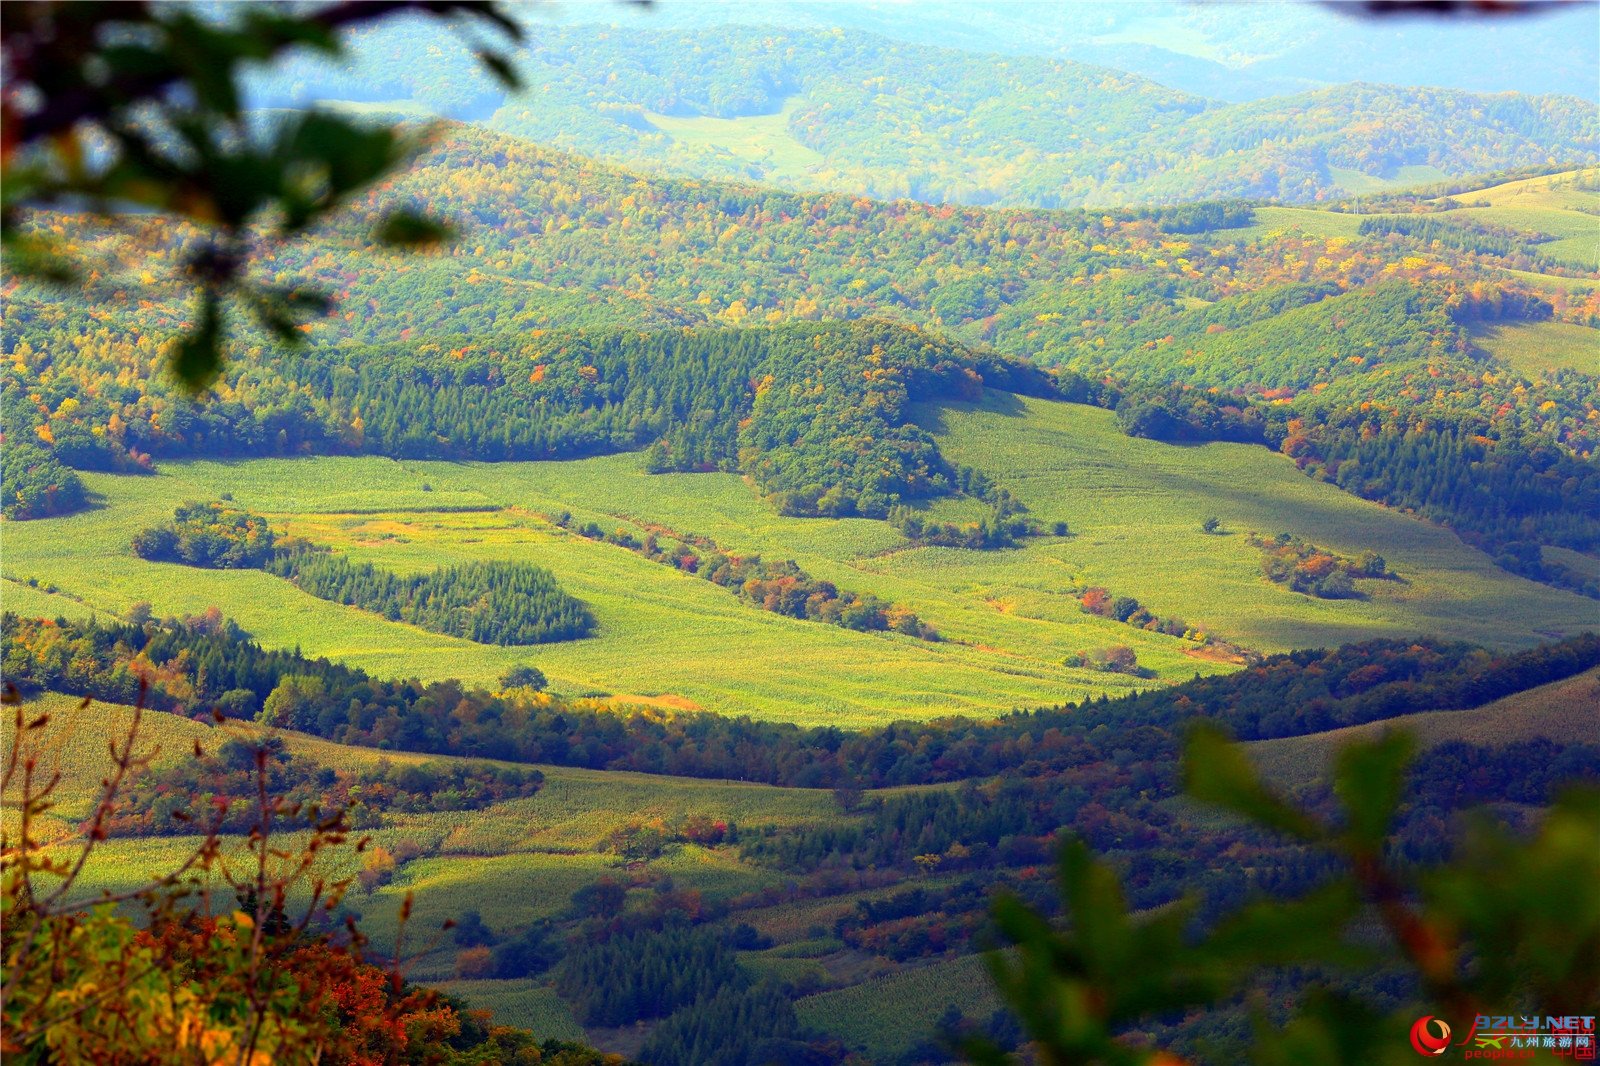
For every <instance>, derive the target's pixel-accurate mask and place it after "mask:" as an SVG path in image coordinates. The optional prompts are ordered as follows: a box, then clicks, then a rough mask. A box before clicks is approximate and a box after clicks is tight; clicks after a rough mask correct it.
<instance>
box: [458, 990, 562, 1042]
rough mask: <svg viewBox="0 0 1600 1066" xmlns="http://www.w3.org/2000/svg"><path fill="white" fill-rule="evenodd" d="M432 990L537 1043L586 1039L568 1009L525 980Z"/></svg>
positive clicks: (553, 996) (554, 996)
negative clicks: (522, 1031) (528, 1034)
mask: <svg viewBox="0 0 1600 1066" xmlns="http://www.w3.org/2000/svg"><path fill="white" fill-rule="evenodd" d="M434 987H436V988H438V989H439V990H440V991H441V992H446V993H448V994H450V995H452V996H455V997H456V998H458V999H460V1000H463V1001H464V1002H465V1003H466V1004H467V1005H468V1006H469V1007H475V1008H477V1009H478V1010H486V1011H488V1012H489V1015H490V1018H491V1020H492V1021H493V1022H494V1024H496V1025H514V1026H516V1027H517V1028H519V1029H527V1030H529V1031H530V1032H532V1033H533V1035H534V1036H536V1037H538V1038H539V1039H540V1040H574V1041H583V1040H586V1039H587V1036H586V1035H585V1033H584V1031H583V1026H581V1025H579V1024H578V1020H577V1019H576V1018H574V1017H573V1016H572V1009H571V1008H570V1007H568V1006H567V1005H566V1003H565V1002H564V1001H563V1000H562V998H561V997H560V996H558V995H556V990H555V989H553V988H550V987H548V986H545V985H536V984H534V983H533V982H532V981H529V980H512V981H497V980H477V981H440V982H438V983H437V984H435V986H434Z"/></svg>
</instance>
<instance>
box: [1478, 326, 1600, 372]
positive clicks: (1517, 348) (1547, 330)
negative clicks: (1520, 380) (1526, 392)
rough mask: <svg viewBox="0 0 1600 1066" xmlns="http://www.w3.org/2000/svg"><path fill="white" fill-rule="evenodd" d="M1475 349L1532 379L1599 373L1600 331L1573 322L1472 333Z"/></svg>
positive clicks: (1487, 327)
mask: <svg viewBox="0 0 1600 1066" xmlns="http://www.w3.org/2000/svg"><path fill="white" fill-rule="evenodd" d="M1473 338H1474V340H1475V341H1476V342H1477V344H1478V347H1480V348H1482V349H1483V350H1484V351H1486V352H1488V353H1489V354H1490V355H1492V356H1494V357H1495V358H1496V359H1498V360H1500V361H1501V362H1502V363H1505V364H1507V365H1508V366H1510V367H1511V368H1512V369H1513V370H1516V371H1517V372H1519V373H1521V374H1524V375H1526V376H1528V377H1533V376H1535V375H1539V374H1548V373H1550V372H1552V371H1556V370H1580V371H1582V372H1583V373H1585V374H1593V373H1596V372H1600V329H1595V328H1594V327H1593V326H1580V325H1577V324H1576V323H1572V322H1512V323H1501V324H1496V325H1490V326H1485V327H1483V328H1482V329H1479V330H1476V331H1474V334H1473Z"/></svg>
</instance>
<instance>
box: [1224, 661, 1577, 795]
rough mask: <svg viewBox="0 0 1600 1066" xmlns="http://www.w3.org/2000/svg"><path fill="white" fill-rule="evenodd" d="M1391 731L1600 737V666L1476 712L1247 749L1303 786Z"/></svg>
mask: <svg viewBox="0 0 1600 1066" xmlns="http://www.w3.org/2000/svg"><path fill="white" fill-rule="evenodd" d="M1390 729H1406V730H1409V731H1410V732H1411V733H1413V734H1414V735H1415V736H1416V738H1417V747H1418V749H1419V750H1423V751H1426V750H1427V749H1428V748H1431V747H1434V746H1436V745H1439V744H1443V743H1445V742H1446V741H1451V740H1462V741H1466V742H1467V743H1469V744H1485V745H1499V744H1509V743H1512V742H1513V741H1518V740H1528V739H1532V738H1534V737H1549V738H1550V739H1552V740H1566V739H1569V738H1582V737H1588V738H1591V739H1592V738H1595V737H1600V668H1597V669H1594V670H1588V671H1585V672H1584V673H1581V674H1578V675H1577V676H1575V677H1569V678H1567V679H1566V680H1564V681H1553V682H1551V683H1550V684H1548V685H1541V686H1539V687H1538V688H1534V689H1529V690H1527V691H1526V692H1518V693H1515V694H1514V695H1511V696H1507V697H1505V698H1504V699H1499V700H1495V701H1494V702H1493V703H1486V704H1484V705H1483V706H1482V707H1476V708H1473V709H1472V710H1466V711H1427V712H1424V713H1422V714H1408V715H1404V716H1402V717H1400V718H1388V719H1385V720H1383V721H1380V722H1368V723H1366V724H1365V725H1356V726H1347V727H1345V728H1343V729H1332V730H1329V731H1327V732H1325V733H1314V734H1312V735H1310V736H1303V737H1283V738H1280V739H1277V740H1259V741H1256V742H1254V743H1252V744H1249V745H1247V748H1248V750H1249V751H1250V754H1251V757H1252V758H1253V759H1254V760H1255V762H1256V765H1257V766H1258V767H1260V769H1261V772H1262V774H1263V775H1264V776H1266V777H1268V778H1270V779H1272V780H1274V781H1277V782H1278V783H1280V784H1282V785H1286V786H1290V787H1296V788H1299V787H1304V786H1306V785H1310V784H1311V783H1313V782H1314V781H1316V780H1317V779H1319V778H1323V777H1325V776H1326V774H1327V771H1328V769H1329V768H1330V767H1331V766H1332V765H1333V759H1334V756H1335V755H1336V754H1337V753H1338V751H1339V749H1340V748H1342V747H1343V746H1344V745H1346V744H1349V743H1351V742H1352V741H1355V740H1360V739H1364V738H1372V737H1375V736H1378V735H1380V734H1382V733H1384V732H1386V731H1388V730H1390Z"/></svg>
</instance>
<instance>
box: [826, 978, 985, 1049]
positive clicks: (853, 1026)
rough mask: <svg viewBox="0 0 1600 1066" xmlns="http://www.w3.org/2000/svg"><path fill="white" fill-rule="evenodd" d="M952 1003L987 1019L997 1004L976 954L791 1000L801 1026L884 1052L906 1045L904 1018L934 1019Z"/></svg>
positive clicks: (975, 1016)
mask: <svg viewBox="0 0 1600 1066" xmlns="http://www.w3.org/2000/svg"><path fill="white" fill-rule="evenodd" d="M951 1004H955V1005H956V1006H957V1007H959V1008H961V1012H962V1013H963V1014H964V1015H966V1017H968V1018H970V1019H973V1020H977V1021H988V1020H989V1017H990V1015H992V1014H993V1013H994V1012H995V1011H997V1010H999V1009H1000V1006H1001V1003H1000V997H999V995H998V994H997V993H996V992H995V990H994V985H993V983H992V982H991V981H990V980H989V971H988V970H987V969H986V968H985V967H984V964H983V959H982V958H981V957H979V956H977V955H967V956H963V957H961V958H956V959H950V960H947V961H943V962H936V963H933V964H932V965H928V966H917V967H913V968H907V969H905V970H903V971H902V972H900V973H897V974H893V975H891V976H888V977H880V978H878V979H877V980H873V981H867V982H864V983H862V984H858V985H851V986H850V987H848V988H841V989H836V990H834V991H831V992H820V993H818V994H817V995H814V996H807V997H806V998H804V999H802V1000H800V1001H799V1002H798V1003H797V1004H795V1012H796V1013H797V1014H798V1015H799V1016H800V1021H801V1022H802V1023H804V1024H806V1025H812V1026H816V1027H817V1028H819V1029H824V1030H826V1031H827V1032H830V1033H835V1034H837V1035H838V1036H839V1037H840V1038H841V1039H843V1040H844V1041H845V1043H847V1044H852V1045H859V1046H861V1047H864V1048H866V1049H867V1050H868V1051H869V1052H872V1053H875V1054H881V1055H885V1056H890V1055H896V1054H900V1053H902V1052H904V1051H905V1050H906V1048H907V1047H908V1046H909V1040H908V1036H909V1034H908V1031H907V1027H906V1025H905V1019H907V1018H926V1019H932V1018H937V1017H939V1015H941V1014H942V1013H944V1009H945V1008H946V1007H948V1006H950V1005H951Z"/></svg>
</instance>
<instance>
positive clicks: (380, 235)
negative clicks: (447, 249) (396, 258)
mask: <svg viewBox="0 0 1600 1066" xmlns="http://www.w3.org/2000/svg"><path fill="white" fill-rule="evenodd" d="M454 236H455V235H454V233H453V232H452V231H451V229H450V227H449V226H447V225H445V224H444V223H443V222H440V221H438V220H437V219H431V218H428V217H427V216H425V215H419V214H417V213H416V212H414V211H407V210H400V211H393V212H390V214H389V215H387V216H386V217H385V218H384V219H383V221H382V222H379V223H378V225H377V227H376V228H375V229H374V230H373V232H372V239H373V240H375V241H377V242H378V243H379V244H385V245H388V246H390V247H392V248H431V247H435V246H437V245H440V244H444V243H446V242H448V241H450V240H452V239H453V238H454Z"/></svg>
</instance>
